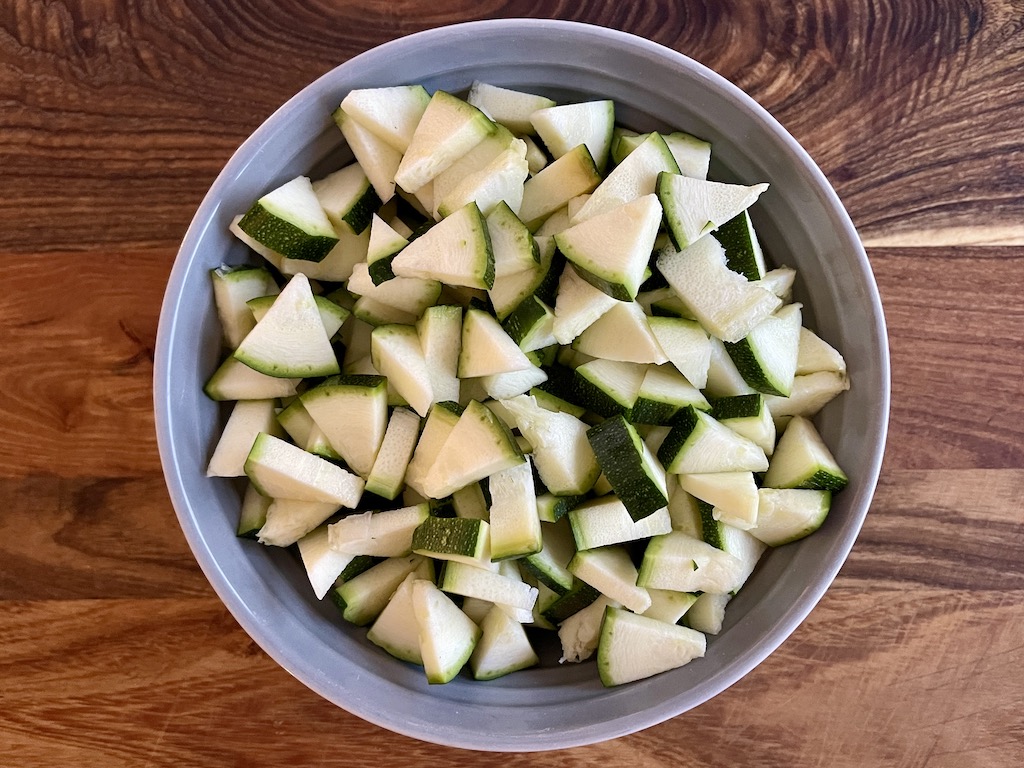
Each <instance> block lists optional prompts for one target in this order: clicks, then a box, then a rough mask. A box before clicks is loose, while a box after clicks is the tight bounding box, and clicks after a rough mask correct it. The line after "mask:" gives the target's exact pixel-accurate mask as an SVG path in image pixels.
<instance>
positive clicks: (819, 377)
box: [764, 371, 850, 432]
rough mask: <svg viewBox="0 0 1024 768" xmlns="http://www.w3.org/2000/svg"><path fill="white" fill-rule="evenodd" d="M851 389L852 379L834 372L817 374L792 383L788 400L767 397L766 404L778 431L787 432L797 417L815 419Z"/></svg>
mask: <svg viewBox="0 0 1024 768" xmlns="http://www.w3.org/2000/svg"><path fill="white" fill-rule="evenodd" d="M849 388H850V379H848V378H847V377H846V375H845V374H842V373H836V372H834V371H818V372H817V373H808V374H805V375H803V376H796V377H795V378H794V379H793V388H792V390H790V393H789V397H779V396H778V395H765V398H764V401H765V404H766V405H767V406H768V410H769V411H771V414H772V419H773V420H774V421H775V428H776V429H777V430H779V431H780V432H781V431H782V430H783V429H785V427H786V425H787V424H788V423H789V420H790V419H791V418H792V417H794V416H802V417H804V418H807V419H809V418H812V417H814V416H815V415H816V414H817V413H818V411H820V410H821V409H822V408H824V407H825V406H826V405H828V404H829V403H830V402H832V400H833V399H835V398H836V397H838V396H839V395H841V394H842V393H843V392H845V391H846V390H848V389H849Z"/></svg>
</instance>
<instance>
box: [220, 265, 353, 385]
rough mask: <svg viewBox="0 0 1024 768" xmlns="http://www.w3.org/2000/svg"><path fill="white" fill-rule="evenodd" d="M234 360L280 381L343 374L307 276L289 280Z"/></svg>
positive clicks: (236, 351) (239, 349) (250, 333)
mask: <svg viewBox="0 0 1024 768" xmlns="http://www.w3.org/2000/svg"><path fill="white" fill-rule="evenodd" d="M234 357H235V359H236V360H239V361H241V362H243V363H245V364H246V365H248V366H249V367H250V368H252V369H254V370H257V371H259V372H260V373H264V374H267V375H268V376H278V377H280V378H296V377H300V378H301V377H306V376H329V375H331V374H332V373H340V372H341V368H340V367H339V366H338V359H337V358H336V357H335V355H334V350H333V349H332V348H331V341H330V339H329V338H328V337H327V332H326V331H325V330H324V324H323V321H322V320H321V319H320V311H319V309H318V308H317V305H316V301H315V299H314V298H313V292H312V290H311V289H310V286H309V280H308V279H307V278H306V276H305V275H295V276H294V277H292V279H291V280H289V281H288V284H287V285H286V286H285V287H284V289H283V290H282V291H281V293H280V294H279V295H278V296H277V298H276V299H275V300H274V304H273V305H272V306H271V307H270V309H269V310H268V311H267V314H266V315H265V316H264V317H263V319H262V320H260V321H259V322H258V323H256V326H255V327H254V328H253V329H252V330H251V331H250V332H249V333H248V334H247V335H246V337H245V338H244V339H243V340H242V343H241V344H239V345H238V348H237V349H236V350H235V352H234Z"/></svg>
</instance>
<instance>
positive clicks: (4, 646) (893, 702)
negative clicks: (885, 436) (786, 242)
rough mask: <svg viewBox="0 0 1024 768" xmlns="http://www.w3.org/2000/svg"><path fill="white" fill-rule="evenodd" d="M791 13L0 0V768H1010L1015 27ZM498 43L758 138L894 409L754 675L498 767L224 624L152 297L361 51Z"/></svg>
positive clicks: (965, 4) (946, 16)
mask: <svg viewBox="0 0 1024 768" xmlns="http://www.w3.org/2000/svg"><path fill="white" fill-rule="evenodd" d="M538 5H541V6H543V7H537V6H538ZM790 5H791V4H789V3H770V2H739V1H738V0H736V1H734V2H721V3H720V2H714V1H712V0H705V1H704V2H701V0H685V1H683V2H669V1H668V0H662V1H657V0H643V1H642V2H631V3H629V2H622V3H613V2H608V3H601V2H583V3H568V2H566V3H548V4H538V3H535V2H505V3H468V2H467V3H450V4H445V3H437V2H425V1H424V2H420V1H419V0H408V2H401V3H392V2H366V1H364V2H359V3H357V2H350V1H349V0H334V1H333V2H320V3H303V2H297V0H259V2H241V1H240V0H214V1H213V2H211V3H203V2H196V1H189V0H162V1H161V2H157V1H156V0H144V1H140V2H130V3H129V2H117V1H116V0H92V2H73V1H64V2H62V1H61V0H47V1H46V2H43V1H42V0H8V2H6V3H4V4H3V6H2V9H0V99H2V108H0V178H2V181H3V184H2V193H0V254H2V258H3V265H4V267H6V269H5V270H4V280H3V287H2V289H0V329H2V334H3V336H2V343H0V371H2V378H0V381H2V394H3V397H2V398H0V429H2V431H0V436H2V437H0V562H2V565H0V764H3V765H20V766H55V765H77V766H144V765H145V766H152V765H203V766H221V765H225V766H226V765H232V766H235V765H238V766H241V765H246V766H248V765H266V766H279V765H314V764H316V765H368V764H371V763H372V764H375V765H378V766H392V765H393V766H399V765H401V766H405V765H410V764H412V763H413V761H414V760H423V761H426V762H427V763H429V764H438V763H441V762H448V761H452V762H454V763H455V764H461V765H473V766H499V765H501V766H525V765H530V766H545V765H550V766H555V765H584V764H593V765H597V764H604V765H622V764H626V763H629V764H631V765H644V766H648V765H658V766H675V765H679V764H692V765H764V766H804V765H808V766H810V765H828V766H847V765H849V766H876V765H899V766H944V767H946V766H948V767H950V768H952V767H954V766H957V767H958V766H1018V765H1021V764H1022V763H1024V535H1022V533H1021V522H1022V517H1024V515H1022V512H1021V509H1022V507H1021V497H1022V496H1024V397H1022V395H1024V384H1022V382H1024V358H1022V355H1021V345H1022V341H1024V300H1022V298H1021V294H1022V288H1024V250H1022V248H1021V246H1022V245H1024V133H1022V128H1021V126H1022V125H1024V88H1022V85H1024V75H1022V72H1024V8H1022V6H1021V4H1020V2H1017V1H1016V0H963V1H961V0H901V1H900V2H892V3H882V2H877V0H834V1H833V2H824V0H808V2H801V3H796V4H794V5H796V8H790V7H789V6H790ZM521 15H550V16H555V17H561V18H572V19H577V20H584V21H590V22H595V23H599V24H604V25H606V26H611V27H616V28H619V29H623V30H627V31H630V32H634V33H637V34H640V35H644V36H646V37H649V38H651V39H653V40H655V41H658V42H660V43H663V44H665V45H667V46H670V47H672V48H674V49H676V50H678V51H682V52H684V53H686V54H689V55H690V56H692V57H694V58H696V59H697V60H699V61H702V62H703V63H705V64H707V65H709V66H711V67H713V68H715V69H716V70H718V71H719V72H721V73H722V74H723V75H725V76H726V77H727V78H729V79H730V80H732V81H733V82H735V83H736V84H738V85H739V86H740V87H742V88H744V89H745V90H746V91H747V92H748V93H750V94H751V95H752V96H753V97H754V98H755V99H757V100H758V101H760V102H761V103H762V104H763V105H764V106H765V107H767V108H768V109H769V110H771V111H772V112H773V113H774V114H775V115H776V116H777V117H778V118H779V119H780V120H781V121H782V123H783V124H784V125H785V126H786V127H787V128H788V129H789V130H790V131H791V132H792V133H793V134H794V135H795V136H796V138H797V139H798V140H799V141H800V142H801V143H802V144H803V145H804V146H805V147H806V148H807V149H808V151H809V152H810V154H811V155H812V156H813V157H814V158H815V160H816V161H817V162H818V163H819V164H820V166H821V167H822V169H823V170H824V172H825V173H826V175H827V176H828V177H829V179H830V180H831V181H832V182H833V183H834V184H835V186H836V188H837V190H838V191H839V194H840V196H841V197H842V198H843V200H844V201H845V203H846V205H847V207H848V209H849V211H850V213H851V215H852V216H853V219H854V221H855V223H856V224H857V226H858V227H859V230H860V232H861V234H862V236H863V239H864V241H865V243H866V245H867V247H868V253H869V256H870V258H871V262H872V265H873V267H874V269H875V273H876V275H877V278H878V282H879V285H880V288H881V293H882V298H883V302H884V305H885V310H886V314H887V318H888V323H889V332H890V339H891V344H892V364H893V366H892V370H893V409H892V422H891V430H890V438H889V443H888V448H887V452H886V459H885V464H884V469H883V474H882V479H881V482H880V485H879V489H878V493H877V497H876V500H875V503H874V506H873V508H872V511H871V514H870V515H869V517H868V520H867V524H866V526H865V528H864V531H863V534H862V535H861V537H860V539H859V541H858V542H857V545H856V547H855V549H854V551H853V554H852V556H851V557H850V559H849V561H848V563H847V564H846V566H845V567H844V568H843V571H842V573H841V574H840V576H839V578H838V580H837V581H836V582H835V585H834V587H833V588H832V589H831V590H830V591H829V593H828V594H827V595H826V597H825V599H824V600H823V601H822V602H821V604H820V606H819V607H818V608H816V609H815V610H814V612H813V613H812V614H811V616H810V618H809V619H808V620H807V621H806V622H805V623H804V625H803V626H801V627H800V628H799V629H798V630H797V631H796V632H795V634H794V635H793V636H792V637H791V638H790V639H789V640H788V641H787V642H786V643H785V644H784V645H783V646H782V647H781V648H780V649H779V650H778V652H776V653H775V654H774V655H773V656H772V657H771V658H769V659H768V660H767V661H766V662H765V663H764V664H762V665H761V666H760V667H758V668H757V669H756V670H755V671H754V672H753V673H751V674H750V675H749V676H748V677H746V678H745V679H744V680H743V681H741V682H740V683H738V684H737V685H735V686H734V687H732V688H731V689H729V690H728V691H726V692H725V693H723V694H721V695H720V696H718V697H717V698H715V699H713V700H712V701H710V702H709V703H707V704H706V705H704V706H702V707H700V708H699V709H698V710H696V711H693V712H690V713H688V714H685V715H683V716H681V717H678V718H676V719H674V720H671V721H669V722H666V723H664V724H662V725H659V726H656V727H653V728H651V729H649V730H647V731H645V732H642V733H639V734H636V735H633V736H630V737H627V738H623V739H620V740H617V741H615V742H612V743H607V744H602V745H595V746H591V747H585V748H580V749H575V750H571V751H569V752H565V753H552V754H542V755H533V756H524V755H519V756H515V755H513V756H502V755H490V754H484V753H466V752H457V751H454V750H448V749H444V748H441V747H436V746H431V745H427V744H423V743H419V742H416V741H413V740H411V739H407V738H404V737H399V736H394V735H391V734H389V733H387V732H385V731H383V730H380V729H378V728H376V727H374V726H371V725H369V724H367V723H365V722H362V721H360V720H359V719H357V718H355V717H353V716H351V715H349V714H347V713H346V712H344V711H342V710H340V709H338V708H336V707H334V706H333V705H331V704H329V703H328V702H326V701H324V700H322V699H320V698H319V697H318V696H316V695H315V694H313V693H312V692H310V691H309V690H307V689H306V688H304V687H303V686H302V685H301V684H300V683H298V682H297V681H296V680H294V679H292V678H291V677H290V676H289V675H288V674H287V673H285V672H284V671H283V670H281V669H280V668H279V667H277V666H276V665H275V664H274V663H273V662H272V661H271V660H270V659H269V658H268V657H267V656H266V655H265V654H264V653H263V652H262V651H261V650H260V649H259V648H258V647H257V646H256V645H255V644H254V643H253V642H252V641H251V640H250V639H249V638H248V637H247V636H246V635H245V634H244V633H243V632H242V630H241V629H240V628H239V627H238V625H237V624H236V623H235V621H234V620H233V619H232V617H231V616H230V615H229V614H228V613H227V611H226V610H225V609H224V608H223V607H222V605H221V603H220V601H219V600H218V599H217V597H216V596H215V595H214V593H213V591H212V589H211V588H210V587H209V585H208V584H207V582H206V581H205V579H204V577H203V576H202V574H201V573H200V571H199V568H198V567H197V566H196V564H195V562H194V560H193V559H192V556H191V554H190V552H189V550H188V548H187V546H186V544H185V541H184V538H183V537H182V535H181V533H180V531H179V529H178V526H177V523H176V520H175V517H174V513H173V511H172V509H171V505H170V502H169V500H168V497H167V493H166V491H165V488H164V484H163V479H162V476H161V473H160V465H159V460H158V457H157V449H156V442H155V438H154V431H153V417H152V409H151V394H150V393H151V374H152V361H153V346H154V339H155V334H156V327H157V314H158V310H159V306H160V301H161V297H162V292H163V289H164V284H165V280H166V277H167V275H168V271H169V270H170V267H171V263H172V261H173V260H174V256H175V252H176V248H177V245H178V243H179V241H180V239H181V237H182V235H183V233H184V231H185V228H186V227H187V225H188V223H189V220H190V218H191V216H192V213H193V212H194V211H195V209H196V207H197V205H198V203H199V201H200V199H201V198H202V196H203V194H204V193H205V191H206V189H207V188H208V186H209V185H210V183H211V182H212V181H213V179H214V177H215V176H216V174H217V173H218V171H219V170H220V168H221V167H222V165H223V164H224V162H225V161H226V160H227V158H228V157H229V155H230V154H231V152H232V151H233V150H234V149H235V147H236V146H237V145H238V144H239V143H240V142H241V141H242V140H243V139H244V138H245V137H246V136H247V135H248V134H249V133H250V132H251V131H252V130H253V129H254V128H255V127H256V126H257V125H259V123H260V122H261V121H262V120H263V119H264V118H265V117H266V116H267V115H269V114H270V113H271V112H272V111H273V110H274V109H275V108H276V107H277V106H278V105H279V104H281V103H282V102H283V101H284V100H285V99H286V98H287V97H289V96H290V95H291V94H292V93H294V92H295V91H297V90H298V89H299V88H300V87H302V86H303V85H305V84H306V83H308V82H309V81H311V80H313V79H314V78H316V77H317V76H318V75H320V74H322V73H323V72H325V71H327V70H328V69H330V68H332V67H334V66H335V65H337V64H339V63H341V62H343V61H345V60H346V59H348V58H349V57H351V56H353V55H355V54H357V53H359V52H361V51H363V50H365V49H367V48H369V47H371V46H373V45H376V44H377V43H380V42H383V41H385V40H388V39H391V38H393V37H396V36H399V35H404V34H408V33H411V32H415V31H418V30H421V29H425V28H429V27H433V26H437V25H440V24H443V23H447V22H452V21H456V20H465V19H470V18H483V17H493V16H521Z"/></svg>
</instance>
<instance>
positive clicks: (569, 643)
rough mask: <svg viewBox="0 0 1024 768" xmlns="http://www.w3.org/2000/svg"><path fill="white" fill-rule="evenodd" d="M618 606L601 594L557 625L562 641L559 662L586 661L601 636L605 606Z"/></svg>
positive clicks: (595, 648)
mask: <svg viewBox="0 0 1024 768" xmlns="http://www.w3.org/2000/svg"><path fill="white" fill-rule="evenodd" d="M610 605H611V606H615V607H620V606H619V604H618V603H617V602H615V601H614V600H612V599H611V598H610V597H608V596H607V595H601V596H600V597H598V598H597V600H595V601H594V602H592V603H591V604H590V605H588V606H587V607H586V608H583V609H582V610H579V611H576V613H574V614H573V615H572V616H570V617H569V618H567V619H566V620H565V621H563V622H562V623H561V624H560V625H559V627H558V639H559V640H560V641H561V643H562V658H560V659H559V661H560V662H566V661H570V662H580V661H586V660H587V659H589V658H590V657H591V656H593V655H594V651H596V650H597V644H598V640H599V639H600V637H601V623H602V622H603V621H604V612H605V608H607V607H608V606H610Z"/></svg>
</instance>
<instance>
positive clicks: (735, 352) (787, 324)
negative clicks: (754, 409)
mask: <svg viewBox="0 0 1024 768" xmlns="http://www.w3.org/2000/svg"><path fill="white" fill-rule="evenodd" d="M800 310H801V305H800V304H787V305H786V306H784V307H782V309H780V310H779V311H778V312H776V313H775V314H773V315H769V316H768V317H766V318H765V319H764V320H762V321H761V322H760V323H758V324H757V325H756V326H754V328H753V329H751V331H750V333H748V334H747V336H746V338H744V339H742V340H741V341H740V342H738V343H737V344H729V345H728V346H727V347H726V349H727V350H728V352H729V356H730V357H732V359H733V362H734V363H735V364H736V368H737V370H739V371H740V373H741V374H742V375H743V378H744V379H745V380H746V381H747V383H748V384H750V386H752V387H753V388H754V389H757V390H758V391H760V392H764V393H766V394H773V395H782V396H783V397H786V396H788V395H789V394H790V393H791V392H792V389H793V378H794V376H796V368H797V359H798V353H799V346H800V328H801V311H800Z"/></svg>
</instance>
